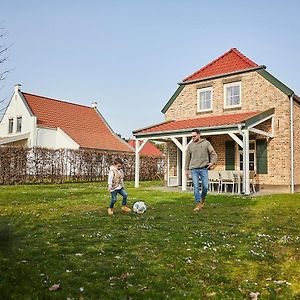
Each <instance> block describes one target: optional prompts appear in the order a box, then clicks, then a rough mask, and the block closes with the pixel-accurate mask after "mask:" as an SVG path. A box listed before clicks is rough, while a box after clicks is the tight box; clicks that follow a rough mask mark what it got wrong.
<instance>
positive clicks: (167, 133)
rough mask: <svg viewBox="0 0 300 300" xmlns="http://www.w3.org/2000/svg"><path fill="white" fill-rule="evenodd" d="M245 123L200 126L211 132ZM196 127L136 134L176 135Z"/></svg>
mask: <svg viewBox="0 0 300 300" xmlns="http://www.w3.org/2000/svg"><path fill="white" fill-rule="evenodd" d="M241 124H243V123H238V124H230V125H221V126H209V127H199V130H200V131H201V132H209V131H217V130H222V129H225V130H226V129H234V130H235V129H238V127H239V125H241ZM193 128H194V127H189V128H184V129H176V130H168V131H156V132H149V133H147V132H144V133H141V134H138V133H135V134H134V136H135V137H136V138H144V137H145V138H146V137H151V136H169V135H174V134H184V133H190V132H191V130H192V129H193Z"/></svg>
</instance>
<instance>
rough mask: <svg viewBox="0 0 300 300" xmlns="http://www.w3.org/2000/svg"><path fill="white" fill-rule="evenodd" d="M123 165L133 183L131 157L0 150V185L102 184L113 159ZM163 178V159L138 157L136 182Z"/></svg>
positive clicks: (35, 150) (22, 149) (18, 149)
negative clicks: (100, 182) (121, 161)
mask: <svg viewBox="0 0 300 300" xmlns="http://www.w3.org/2000/svg"><path fill="white" fill-rule="evenodd" d="M116 157H119V158H121V159H122V160H123V162H124V172H125V180H133V179H134V174H135V155H134V154H125V153H117V152H116V153H112V152H104V151H96V150H85V149H80V150H71V149H58V150H52V149H46V148H23V147H16V146H10V147H0V184H2V185H4V184H5V185H11V184H25V183H26V184H28V183H64V182H87V181H106V180H107V175H108V171H109V167H110V165H111V164H112V161H113V159H114V158H116ZM163 176H164V160H163V159H162V158H157V157H148V156H141V158H140V180H158V179H163Z"/></svg>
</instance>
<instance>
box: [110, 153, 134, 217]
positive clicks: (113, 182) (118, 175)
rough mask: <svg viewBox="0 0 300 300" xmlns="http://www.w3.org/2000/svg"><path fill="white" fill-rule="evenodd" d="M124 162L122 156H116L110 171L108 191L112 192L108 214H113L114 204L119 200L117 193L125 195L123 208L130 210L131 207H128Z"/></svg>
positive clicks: (126, 210)
mask: <svg viewBox="0 0 300 300" xmlns="http://www.w3.org/2000/svg"><path fill="white" fill-rule="evenodd" d="M122 167H123V162H122V160H121V159H120V158H116V159H115V160H114V161H113V165H112V166H111V167H110V170H109V173H108V191H109V192H110V193H111V202H110V205H109V208H108V211H107V212H108V214H109V215H113V214H114V211H113V208H114V205H115V203H116V201H117V194H120V195H121V196H122V197H123V201H122V210H123V211H125V212H130V211H131V209H130V208H129V207H127V196H128V195H127V193H126V191H125V189H124V187H123V186H124V172H123V170H122Z"/></svg>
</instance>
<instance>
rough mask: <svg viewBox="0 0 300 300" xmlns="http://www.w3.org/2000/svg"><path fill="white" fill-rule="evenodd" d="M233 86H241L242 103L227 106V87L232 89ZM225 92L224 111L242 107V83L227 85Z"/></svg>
mask: <svg viewBox="0 0 300 300" xmlns="http://www.w3.org/2000/svg"><path fill="white" fill-rule="evenodd" d="M232 86H239V88H240V103H239V104H237V105H227V103H226V100H227V90H226V88H227V87H232ZM223 91H224V109H230V108H236V107H241V106H242V83H241V81H235V82H230V83H225V84H224V85H223Z"/></svg>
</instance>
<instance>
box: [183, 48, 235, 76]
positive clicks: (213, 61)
mask: <svg viewBox="0 0 300 300" xmlns="http://www.w3.org/2000/svg"><path fill="white" fill-rule="evenodd" d="M230 51H232V49H230V50H228V51H227V52H225V53H223V54H222V55H220V56H219V57H217V58H215V59H214V60H212V61H211V62H210V63H208V64H207V65H205V66H204V67H202V68H201V69H199V70H198V71H196V72H194V73H193V74H191V75H189V76H188V77H186V78H184V79H183V80H182V81H185V80H187V79H188V78H190V77H193V76H194V75H196V74H198V73H200V72H201V71H203V70H204V69H206V68H208V67H209V66H211V65H212V64H214V63H215V62H216V61H217V60H219V59H221V58H222V57H223V56H225V55H227V54H228V53H229V52H230Z"/></svg>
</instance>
